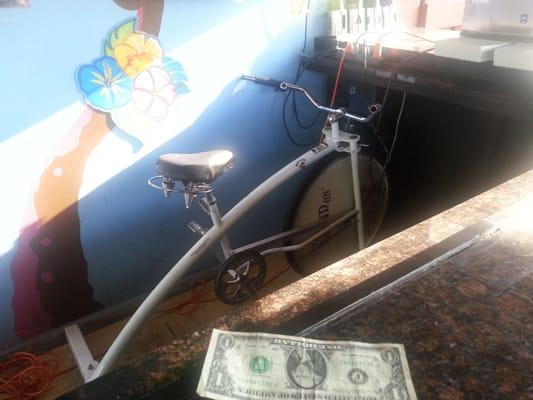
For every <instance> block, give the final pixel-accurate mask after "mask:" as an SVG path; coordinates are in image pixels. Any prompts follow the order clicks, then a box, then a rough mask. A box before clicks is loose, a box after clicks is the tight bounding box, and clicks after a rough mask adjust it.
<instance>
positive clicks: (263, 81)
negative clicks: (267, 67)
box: [242, 75, 283, 89]
mask: <svg viewBox="0 0 533 400" xmlns="http://www.w3.org/2000/svg"><path fill="white" fill-rule="evenodd" d="M242 79H245V80H247V81H252V82H255V83H258V84H260V85H265V86H272V87H275V88H277V89H283V88H282V83H283V82H282V81H277V80H275V79H270V78H260V77H258V76H250V75H243V76H242Z"/></svg>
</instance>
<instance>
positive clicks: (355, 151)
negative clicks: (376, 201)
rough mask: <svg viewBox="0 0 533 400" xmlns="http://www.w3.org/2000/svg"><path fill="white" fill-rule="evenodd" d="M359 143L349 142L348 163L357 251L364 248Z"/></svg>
mask: <svg viewBox="0 0 533 400" xmlns="http://www.w3.org/2000/svg"><path fill="white" fill-rule="evenodd" d="M358 158H359V142H357V141H352V142H350V161H351V164H352V180H353V195H354V200H355V209H356V210H358V211H359V212H358V213H357V240H358V244H359V250H362V249H364V248H365V237H364V235H365V232H364V225H363V202H362V200H361V187H360V186H359V185H360V182H359V160H358Z"/></svg>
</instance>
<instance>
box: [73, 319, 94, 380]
mask: <svg viewBox="0 0 533 400" xmlns="http://www.w3.org/2000/svg"><path fill="white" fill-rule="evenodd" d="M65 336H66V337H67V341H68V344H69V347H70V350H71V352H72V356H73V357H74V360H75V361H76V365H77V366H78V370H79V371H80V374H81V376H82V378H83V381H84V382H85V383H87V382H89V381H90V380H91V378H92V376H93V374H94V371H95V369H96V367H97V366H98V361H96V360H95V359H94V358H93V355H92V354H91V350H89V347H88V346H87V342H86V341H85V338H84V337H83V334H82V333H81V331H80V328H79V326H78V325H70V326H67V327H66V328H65Z"/></svg>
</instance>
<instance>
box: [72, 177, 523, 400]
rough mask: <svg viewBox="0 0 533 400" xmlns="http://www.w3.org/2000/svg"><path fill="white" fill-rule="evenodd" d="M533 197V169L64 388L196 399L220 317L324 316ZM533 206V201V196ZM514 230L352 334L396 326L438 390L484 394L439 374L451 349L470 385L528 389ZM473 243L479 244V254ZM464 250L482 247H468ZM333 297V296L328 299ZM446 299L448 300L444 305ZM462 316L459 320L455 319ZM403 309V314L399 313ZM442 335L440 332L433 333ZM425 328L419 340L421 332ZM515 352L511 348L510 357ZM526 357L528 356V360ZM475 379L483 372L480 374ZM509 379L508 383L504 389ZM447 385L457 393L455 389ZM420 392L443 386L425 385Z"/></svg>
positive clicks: (519, 239)
mask: <svg viewBox="0 0 533 400" xmlns="http://www.w3.org/2000/svg"><path fill="white" fill-rule="evenodd" d="M532 196H533V170H532V171H529V172H526V173H524V174H522V175H520V176H518V177H516V178H514V179H511V180H509V181H507V182H505V183H504V184H502V185H499V186H497V187H495V188H493V189H491V190H489V191H487V192H485V193H483V194H481V195H479V196H476V197H474V198H472V199H470V200H468V201H466V202H464V203H462V204H460V205H458V206H456V207H453V208H451V209H449V210H447V211H445V212H443V213H441V214H438V215H436V216H434V217H432V218H429V219H427V220H425V221H423V222H421V223H419V224H417V225H415V226H412V227H410V228H408V229H406V230H404V231H403V232H400V233H398V234H396V235H394V236H391V237H389V238H387V239H385V240H383V241H382V242H379V243H377V244H375V245H373V246H371V247H369V248H366V249H364V250H362V251H360V252H358V253H356V254H353V255H352V256H349V257H347V258H345V259H343V260H341V261H339V262H337V263H334V264H332V265H331V266H329V267H327V268H324V269H322V270H320V271H318V272H316V273H314V274H312V275H310V276H307V277H305V278H302V279H301V280H299V281H296V282H294V283H292V284H291V285H289V286H286V287H285V288H283V289H281V290H278V291H276V292H274V293H272V294H270V295H268V296H266V297H264V298H262V299H259V300H258V301H256V302H253V303H249V304H246V305H243V306H240V307H237V308H235V310H234V311H233V312H231V313H229V314H227V315H226V316H224V317H221V318H219V319H218V320H216V321H214V322H211V323H209V324H208V325H207V326H206V327H205V328H204V329H202V330H199V331H197V332H194V333H193V334H191V335H189V336H187V337H184V338H180V339H178V340H176V341H174V343H173V344H171V345H168V346H164V347H161V348H159V349H157V350H156V351H154V352H153V353H152V354H150V355H148V356H146V357H144V358H142V359H139V360H137V361H136V362H135V363H133V364H130V365H128V366H125V367H122V368H119V369H118V370H117V371H114V372H112V373H110V374H109V375H107V376H104V377H102V378H100V379H98V380H96V381H93V382H91V383H89V384H87V385H84V386H82V387H81V388H79V389H77V390H75V391H73V392H71V393H69V394H67V395H65V396H64V397H63V398H65V399H90V398H95V399H96V398H97V399H100V400H103V399H116V398H121V399H124V398H138V397H143V398H158V397H160V396H161V397H165V396H170V395H173V396H175V395H176V393H181V394H183V395H185V394H186V393H187V394H188V396H187V398H192V397H191V396H193V394H194V392H195V389H196V384H197V382H198V378H199V373H200V369H201V365H202V362H203V355H204V352H205V350H206V349H207V345H208V343H209V338H210V336H211V331H212V329H213V328H218V329H226V330H237V331H239V330H240V331H261V332H275V333H284V334H297V333H299V332H300V331H301V330H302V329H303V328H306V327H309V326H310V325H312V324H314V323H317V322H319V321H320V320H322V319H323V318H324V317H327V316H328V315H331V314H333V313H334V312H335V311H338V310H340V309H342V308H343V307H345V306H347V305H349V304H352V303H353V302H355V301H357V300H359V299H362V298H364V297H366V296H367V295H368V294H369V293H371V292H373V291H375V290H378V289H380V288H382V287H384V286H385V285H386V284H390V283H392V282H395V281H396V280H397V279H398V278H400V277H401V276H402V274H403V275H405V273H407V272H410V271H413V270H415V269H416V268H419V267H421V266H423V265H425V264H427V263H429V262H431V261H432V260H435V259H438V258H439V257H441V256H443V255H444V254H448V253H449V252H450V251H451V250H453V249H456V248H457V247H458V246H460V245H461V244H462V243H464V242H466V241H472V240H474V239H475V238H476V237H479V235H480V233H483V232H484V230H481V231H476V229H474V230H472V231H471V232H469V231H468V229H470V228H469V227H471V226H476V224H479V223H480V221H483V220H485V219H487V218H489V217H491V216H493V215H494V214H496V213H498V212H501V213H502V214H501V215H502V216H500V217H497V218H496V219H495V220H494V221H496V224H497V225H498V224H501V225H502V226H507V225H512V223H514V224H515V225H516V224H517V223H518V222H520V221H529V222H531V223H532V224H533V222H532V221H533V215H532V214H529V215H530V216H529V218H525V216H524V215H525V214H524V213H525V211H524V210H523V213H522V214H518V217H516V218H514V219H513V218H511V217H509V215H508V214H505V213H509V212H510V211H509V210H510V209H514V208H509V207H511V206H512V205H513V204H516V203H518V202H519V201H525V200H524V199H529V198H530V197H532ZM528 204H529V203H528ZM526 208H527V207H526ZM530 210H533V205H530ZM515 213H516V211H515ZM505 215H507V217H505ZM498 218H500V219H498ZM506 218H507V219H506ZM506 221H507V222H506ZM509 221H511V222H512V223H511V222H509ZM506 224H507V225H506ZM518 225H519V224H518ZM465 229H466V231H467V232H466V233H464V232H465ZM502 229H504V228H502ZM508 229H509V231H508V232H507V231H505V230H502V233H499V234H496V235H495V236H493V237H492V238H491V239H489V238H487V239H483V240H482V241H481V242H479V244H476V246H475V249H474V248H473V249H472V250H471V252H469V253H465V255H461V256H458V257H459V258H457V259H456V260H458V261H453V263H455V264H450V265H452V267H450V268H449V269H450V271H448V273H450V274H451V275H449V274H444V275H442V280H443V282H442V284H443V285H444V286H443V287H445V288H446V289H447V290H446V291H444V290H443V289H442V288H441V287H440V286H436V285H437V284H438V283H439V281H440V279H437V278H436V279H429V280H421V282H424V283H423V285H420V286H419V287H418V286H417V290H416V291H415V290H411V291H409V293H408V296H401V295H394V293H393V294H391V296H392V297H390V299H396V302H397V304H395V302H394V301H392V300H387V301H385V303H383V306H384V307H385V306H387V307H389V308H388V309H387V310H388V312H387V313H381V314H383V315H381V316H380V318H383V319H381V320H376V329H374V330H372V329H373V328H372V323H371V322H369V323H368V324H361V326H360V327H359V328H357V329H359V330H358V331H357V332H358V333H357V337H356V336H354V335H352V336H350V339H351V340H361V341H364V340H366V341H369V342H378V341H382V340H383V338H384V337H385V335H388V337H389V338H390V341H393V342H399V343H401V342H402V341H405V343H406V348H407V355H408V357H409V362H410V367H411V370H412V373H413V376H414V377H415V388H416V389H417V390H418V391H420V393H429V392H428V391H430V390H431V389H432V388H435V387H437V388H440V389H439V390H440V391H441V392H442V397H441V398H443V399H456V398H457V399H461V398H479V397H468V396H466V395H463V397H461V393H462V392H461V389H460V388H458V386H457V385H456V384H455V383H454V382H455V381H453V379H456V377H457V376H458V374H457V372H456V373H455V375H453V376H454V377H455V378H454V377H450V378H449V379H452V381H449V379H448V377H447V376H446V375H442V376H439V374H440V373H444V372H445V371H446V368H447V366H446V365H447V364H446V363H445V362H444V361H443V360H444V359H445V358H446V357H451V359H452V360H456V362H461V363H462V364H461V368H462V371H463V375H464V376H463V378H464V379H463V381H462V382H463V383H462V385H463V387H462V388H463V389H464V388H465V387H466V386H464V385H467V383H468V382H469V383H468V385H471V386H472V387H474V388H476V387H478V388H479V387H481V386H482V385H483V384H484V383H485V382H487V381H488V380H487V379H488V378H487V377H490V379H491V380H493V381H494V382H493V384H494V390H497V391H498V393H502V397H498V398H518V397H512V396H511V397H506V396H507V395H506V394H505V393H507V392H509V393H517V390H518V389H517V388H523V384H524V383H523V380H522V379H523V378H522V377H521V376H525V375H520V376H519V374H514V373H513V369H511V367H510V365H511V364H512V363H513V362H514V360H516V361H517V362H520V364H519V365H522V366H523V368H524V371H523V374H526V373H529V376H530V377H531V376H533V371H532V370H531V366H532V365H533V363H532V362H531V361H532V360H531V342H530V341H531V337H533V334H532V327H533V319H532V316H531V310H532V309H533V307H531V306H532V305H531V301H532V300H531V298H530V297H527V296H531V275H530V272H531V267H530V266H531V265H533V234H531V235H530V234H529V233H528V234H524V236H522V234H521V233H520V234H514V233H513V232H517V229H518V228H508ZM513 229H514V231H513ZM527 232H529V231H527ZM463 236H464V237H463ZM500 239H501V241H500ZM480 240H481V239H480ZM476 243H477V242H476ZM474 250H475V251H476V253H472V252H473V251H474ZM466 254H475V255H472V256H469V258H468V256H467V255H466ZM465 257H467V258H465ZM450 262H452V261H450ZM461 263H463V264H468V265H472V266H473V267H472V268H471V270H467V269H466V268H465V267H464V266H463V267H460V266H461V265H462V264H461ZM528 263H529V264H528ZM474 267H475V268H474ZM445 270H446V268H442V269H436V270H434V271H433V272H435V273H437V274H439V273H440V274H443V273H444V272H443V271H445ZM511 270H512V271H519V272H516V274H518V275H516V274H515V273H514V272H513V273H511V272H510V271H511ZM467 272H468V273H467ZM526 272H527V274H526ZM395 274H396V275H395ZM398 274H399V275H398ZM513 274H514V275H513ZM520 274H522V275H520ZM438 276H439V275H436V277H438ZM475 277H477V278H475ZM519 277H520V278H519ZM522 277H523V278H522ZM498 279H501V280H498ZM369 282H370V283H372V284H369ZM522 287H523V288H522ZM360 288H364V290H361V289H360ZM511 289H512V290H511ZM402 293H403V292H402ZM394 296H396V297H394ZM400 297H401V298H400ZM469 299H470V300H469ZM467 300H468V302H469V303H468V306H466V305H465V304H466V303H461V301H467ZM485 301H487V303H485ZM325 304H330V305H333V306H332V307H326V308H324V305H325ZM441 306H442V307H443V310H444V311H442V312H441V311H437V310H439V309H440V308H439V307H441ZM428 307H435V308H428ZM459 310H462V311H459ZM361 312H363V311H361ZM364 312H366V313H368V314H367V315H368V317H369V318H371V317H372V316H373V317H372V318H374V319H373V320H372V321H374V320H375V319H376V318H378V316H379V314H380V313H378V312H377V311H375V309H374V311H371V310H370V309H369V310H367V311H364ZM403 312H406V313H409V314H406V315H409V317H408V318H406V317H405V318H402V317H401V314H402V313H403ZM418 312H420V313H421V314H418ZM384 314H391V315H388V318H391V319H389V320H387V319H386V318H387V315H384ZM455 317H457V318H459V319H454V318H455ZM394 318H400V320H399V321H396V322H394V320H393V319H394ZM433 318H435V319H434V320H433ZM295 321H296V322H297V323H295ZM346 321H348V320H346ZM399 322H402V323H401V324H400V323H399ZM434 322H436V323H437V324H435V323H434ZM378 323H380V324H381V325H380V326H381V329H382V330H381V331H379V330H377V329H378V328H377V326H378V325H377V324H378ZM395 323H396V325H394V324H395ZM503 323H505V325H502V326H501V327H499V326H495V325H499V324H503ZM419 324H420V325H419ZM463 325H464V326H463ZM346 326H347V328H346V330H345V331H344V332H345V334H346V335H351V334H350V333H349V332H350V330H351V329H355V328H353V327H349V325H348V323H347V325H346ZM419 326H420V327H419ZM511 328H512V329H515V331H513V332H514V333H513V335H514V336H513V338H515V339H516V340H517V341H518V342H517V343H519V340H522V342H521V343H522V344H521V345H520V346H518V347H516V348H513V349H511V347H512V346H511V344H510V343H509V342H505V340H504V339H505V332H506V331H505V329H511ZM502 329H503V330H502ZM321 332H322V333H321V334H323V335H324V337H327V336H328V332H329V331H326V330H324V331H321ZM329 334H331V332H330V333H329ZM433 334H435V339H432V338H431V336H432V335H433ZM372 335H375V336H373V337H372ZM419 336H420V337H421V340H420V342H416V338H417V337H419ZM478 336H489V337H491V339H490V340H491V341H489V342H483V341H480V340H477V339H476V341H472V342H471V343H470V342H468V340H470V339H472V338H476V337H478ZM527 338H529V339H527ZM515 339H513V340H515ZM528 340H529V342H528ZM513 343H514V342H513ZM469 346H470V347H469ZM488 346H489V347H488ZM490 346H493V347H490ZM497 346H500V347H497ZM458 348H460V349H470V352H465V353H464V354H459V353H457V352H455V350H454V349H458ZM462 351H463V350H462ZM479 351H481V352H483V354H485V355H486V359H489V358H490V357H489V355H491V354H492V355H493V357H494V360H493V362H492V364H490V365H489V364H487V366H483V364H479V369H478V370H477V371H478V372H479V373H476V375H475V376H474V375H471V377H468V372H469V370H470V368H473V367H474V366H475V365H474V364H471V363H473V362H476V361H478V362H479V359H477V360H476V358H475V353H476V352H479ZM433 352H435V358H434V359H432V358H431V355H432V354H433ZM424 357H426V358H424ZM506 357H512V358H511V359H509V360H508V361H507V362H505V363H501V362H503V361H505V358H506ZM432 360H433V361H434V363H433V361H432ZM483 360H485V358H483ZM528 360H529V366H528V365H527V364H524V362H525V361H528ZM448 365H449V364H448ZM476 365H477V364H476ZM491 368H496V371H495V372H494V373H491V374H489V375H487V377H484V376H482V374H483V373H484V372H486V373H488V372H490V371H489V370H490V369H491ZM424 369H428V371H425V370H424ZM429 370H432V371H433V372H432V371H429ZM435 371H436V372H435ZM495 374H496V375H495ZM495 377H500V378H499V379H496V378H495ZM469 379H470V380H469ZM476 380H478V381H479V382H477V383H476V382H475V381H476ZM530 384H531V382H530ZM505 385H507V386H508V387H507V389H506V388H505ZM506 390H507V392H506ZM448 392H449V393H451V395H450V396H448V397H446V396H447V394H446V393H448ZM504 394H505V395H504ZM183 397H184V396H178V397H176V398H183ZM420 398H435V397H434V396H420ZM489 398H490V397H489ZM526 398H527V397H526Z"/></svg>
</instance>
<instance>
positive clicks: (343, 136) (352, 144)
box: [322, 128, 361, 153]
mask: <svg viewBox="0 0 533 400" xmlns="http://www.w3.org/2000/svg"><path fill="white" fill-rule="evenodd" d="M322 133H323V134H324V136H326V137H327V138H328V139H330V140H332V141H333V142H335V144H336V145H337V151H344V152H346V153H354V152H356V153H359V150H360V146H359V141H360V139H361V137H360V136H359V135H357V134H356V133H349V132H345V131H341V130H337V135H334V133H333V131H332V129H331V128H324V129H322ZM342 144H344V146H342ZM346 144H348V146H346Z"/></svg>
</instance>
